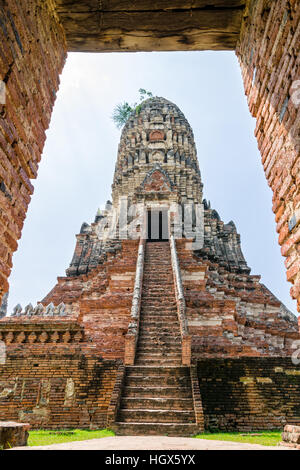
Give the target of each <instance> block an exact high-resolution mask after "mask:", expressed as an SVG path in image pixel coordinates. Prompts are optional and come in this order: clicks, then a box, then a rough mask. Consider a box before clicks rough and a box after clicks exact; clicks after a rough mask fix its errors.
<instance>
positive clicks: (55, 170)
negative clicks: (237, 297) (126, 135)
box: [9, 52, 296, 313]
mask: <svg viewBox="0 0 300 470" xmlns="http://www.w3.org/2000/svg"><path fill="white" fill-rule="evenodd" d="M139 88H146V89H147V90H149V91H151V92H152V93H153V94H154V95H157V96H163V97H165V98H167V99H169V100H170V101H172V102H174V103H175V104H177V105H178V106H179V108H180V109H181V110H182V112H183V113H184V114H185V116H186V118H187V119H188V121H189V123H190V124H191V126H192V128H193V131H194V135H195V140H196V146H197V150H198V158H199V164H200V170H201V174H202V181H203V183H204V197H205V198H207V199H208V200H210V201H211V204H212V207H213V208H214V209H216V210H217V211H218V212H219V214H220V217H221V218H222V220H223V221H224V222H225V223H227V222H229V221H230V220H233V221H234V222H235V224H236V227H237V230H238V232H239V233H240V234H241V240H242V249H243V253H244V255H245V257H246V260H247V262H248V265H249V266H250V267H251V268H252V271H251V273H252V274H261V276H262V282H264V283H265V284H266V286H267V287H268V288H269V289H270V290H272V292H273V293H274V294H275V295H276V296H277V297H278V298H279V299H280V300H281V301H282V302H283V303H285V305H286V306H287V307H288V308H289V309H290V310H292V311H293V312H294V313H296V303H295V301H292V299H291V298H290V295H289V289H290V284H289V283H287V282H286V280H285V279H286V275H285V268H284V259H283V258H282V257H281V255H280V247H279V245H278V243H277V238H278V237H277V233H276V230H275V221H274V214H273V213H272V210H271V207H272V192H271V190H270V189H269V187H268V186H267V183H266V180H265V177H264V173H263V169H262V165H261V161H260V154H259V152H258V149H257V144H256V140H255V137H254V133H253V131H254V126H255V121H254V119H252V117H251V116H250V113H249V111H248V106H247V102H246V97H245V95H244V90H243V85H242V79H241V75H240V70H239V66H238V62H237V59H236V57H235V55H234V53H232V52H187V53H183V52H172V53H157V52H153V53H136V54H132V53H128V54H125V53H122V54H78V53H76V54H75V53H73V54H69V57H68V60H67V64H66V66H65V69H64V72H63V74H62V77H61V86H60V90H59V92H58V96H57V101H56V104H55V109H54V113H53V116H52V121H51V125H50V129H49V130H48V132H47V135H48V138H47V142H46V146H45V149H44V154H43V158H42V162H41V165H40V169H39V176H38V179H37V180H36V181H34V186H35V191H34V195H33V197H32V202H31V204H30V206H29V210H28V215H27V219H26V222H25V226H24V229H23V235H22V239H21V240H20V242H19V249H18V251H17V253H16V254H15V255H14V258H13V263H14V267H13V271H12V275H11V277H10V286H11V287H10V297H9V312H11V311H12V308H13V307H14V306H15V305H16V304H17V303H21V305H22V306H23V307H24V306H25V305H27V304H28V303H29V302H31V303H32V304H33V305H35V303H36V302H37V301H40V300H42V298H43V297H44V296H45V295H46V294H47V293H48V292H49V291H50V290H51V289H52V287H53V286H54V284H55V283H56V277H57V276H62V275H64V272H65V269H66V268H67V267H68V266H69V263H70V261H71V258H72V255H73V251H74V247H75V234H76V233H78V232H79V230H80V227H81V224H82V223H83V222H88V223H90V222H92V221H93V220H94V217H95V214H96V211H97V209H98V207H99V206H102V205H103V204H105V202H106V200H107V199H110V198H111V183H112V177H113V171H114V165H115V161H116V157H117V147H118V142H119V138H120V131H118V130H117V129H116V127H115V125H114V123H113V122H112V120H111V114H112V111H113V108H114V106H115V105H116V104H117V103H119V102H123V101H125V100H126V101H129V102H135V101H137V99H138V89H139Z"/></svg>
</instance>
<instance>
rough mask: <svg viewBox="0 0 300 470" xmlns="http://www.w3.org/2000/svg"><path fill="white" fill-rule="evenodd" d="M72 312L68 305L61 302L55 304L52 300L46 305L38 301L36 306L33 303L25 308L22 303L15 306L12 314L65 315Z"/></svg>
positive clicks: (27, 315)
mask: <svg viewBox="0 0 300 470" xmlns="http://www.w3.org/2000/svg"><path fill="white" fill-rule="evenodd" d="M69 313H70V312H67V308H66V305H65V304H64V303H63V302H61V303H60V304H59V305H57V306H55V305H54V304H53V303H52V302H51V303H50V304H49V305H47V306H44V305H43V304H41V303H38V304H37V305H36V307H33V305H32V304H28V305H26V307H25V308H24V311H23V308H22V306H21V305H20V304H18V305H16V306H15V308H14V309H13V312H12V314H11V317H35V316H39V317H55V316H58V317H65V316H67V315H68V314H69Z"/></svg>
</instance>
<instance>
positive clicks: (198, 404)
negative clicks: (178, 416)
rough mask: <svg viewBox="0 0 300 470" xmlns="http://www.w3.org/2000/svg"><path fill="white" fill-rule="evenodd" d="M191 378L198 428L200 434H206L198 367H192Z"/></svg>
mask: <svg viewBox="0 0 300 470" xmlns="http://www.w3.org/2000/svg"><path fill="white" fill-rule="evenodd" d="M190 377H191V385H192V395H193V403H194V410H195V418H196V423H197V426H198V432H204V414H203V407H202V398H201V393H200V387H199V380H198V376H197V366H195V365H192V366H191V367H190Z"/></svg>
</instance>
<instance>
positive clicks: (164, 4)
mask: <svg viewBox="0 0 300 470" xmlns="http://www.w3.org/2000/svg"><path fill="white" fill-rule="evenodd" d="M56 4H57V11H58V12H61V13H66V12H73V13H76V12H77V13H78V12H79V13H80V12H88V11H89V12H92V11H154V10H193V9H199V8H203V9H204V8H206V9H213V8H229V9H230V8H244V7H245V4H246V0H101V1H99V0H56Z"/></svg>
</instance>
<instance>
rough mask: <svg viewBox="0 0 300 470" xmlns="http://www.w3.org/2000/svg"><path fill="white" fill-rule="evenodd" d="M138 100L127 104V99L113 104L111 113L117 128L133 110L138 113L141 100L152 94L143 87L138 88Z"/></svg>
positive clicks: (150, 96)
mask: <svg viewBox="0 0 300 470" xmlns="http://www.w3.org/2000/svg"><path fill="white" fill-rule="evenodd" d="M139 94H140V101H139V103H133V104H129V103H128V102H127V101H124V103H119V104H117V105H116V106H115V108H114V110H113V114H112V120H113V121H114V123H115V124H116V126H117V128H118V129H121V128H122V127H123V126H124V124H125V123H126V121H127V119H128V118H129V116H130V115H131V114H132V113H133V112H134V113H135V114H140V112H141V109H142V102H143V101H145V99H147V98H152V96H153V94H152V93H151V91H147V90H145V89H144V88H140V89H139Z"/></svg>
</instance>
